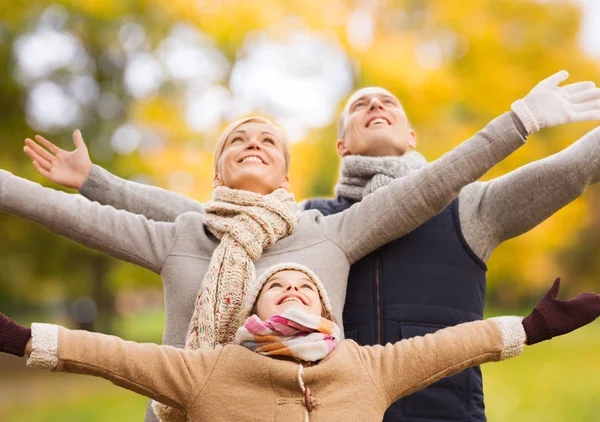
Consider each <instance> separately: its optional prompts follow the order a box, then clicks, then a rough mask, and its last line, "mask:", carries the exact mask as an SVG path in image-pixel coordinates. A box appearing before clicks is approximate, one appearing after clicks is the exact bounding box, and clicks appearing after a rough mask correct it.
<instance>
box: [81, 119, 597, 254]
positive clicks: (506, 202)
mask: <svg viewBox="0 0 600 422" xmlns="http://www.w3.org/2000/svg"><path fill="white" fill-rule="evenodd" d="M598 180H600V128H598V129H595V130H593V131H591V132H589V133H588V134H587V135H585V136H584V137H582V138H581V139H579V140H578V141H577V142H575V143H573V144H572V145H571V146H569V147H568V148H566V149H564V150H562V151H560V152H558V153H556V154H554V155H551V156H549V157H547V158H544V159H542V160H539V161H535V162H532V163H530V164H527V165H525V166H523V167H521V168H519V169H517V170H515V171H512V172H510V173H508V174H506V175H504V176H502V177H499V178H496V179H493V180H490V181H487V182H474V183H470V184H468V185H466V186H465V187H464V188H463V189H462V190H461V191H460V194H459V196H458V197H459V216H460V224H461V228H462V232H463V235H464V237H465V239H466V241H467V243H468V244H469V246H470V247H471V249H472V250H473V251H474V252H475V253H476V254H477V256H478V257H479V258H481V259H482V260H483V261H487V260H488V259H489V258H490V256H491V254H492V253H493V252H494V250H495V249H496V248H497V247H498V246H499V245H500V244H501V243H502V242H504V241H506V240H508V239H511V238H513V237H516V236H519V235H521V234H523V233H525V232H527V231H529V230H531V229H532V228H534V227H535V226H537V225H538V224H540V223H542V222H543V221H544V220H546V219H547V218H548V217H550V216H551V215H552V214H554V213H555V212H557V211H558V210H560V209H561V208H563V207H564V206H565V205H568V204H569V203H570V202H572V201H574V200H575V199H577V198H578V197H579V196H581V194H583V192H584V191H585V190H586V188H587V187H588V186H589V185H590V184H594V183H597V182H598ZM80 192H81V194H82V195H84V196H86V197H88V198H90V199H92V200H96V201H99V202H100V203H103V204H110V205H112V206H114V207H116V208H119V209H126V210H128V211H130V212H134V213H138V214H143V215H145V216H146V217H148V218H152V219H154V220H156V221H174V220H175V218H177V217H178V216H179V215H181V214H182V213H184V212H187V211H197V212H202V210H203V207H202V204H201V203H200V202H197V201H195V200H193V199H190V198H188V197H186V196H183V195H179V194H176V193H173V192H170V191H167V190H164V189H160V188H156V187H152V186H147V185H141V184H139V183H134V182H130V181H127V180H123V179H120V178H118V177H116V176H114V175H113V174H111V173H109V172H107V171H106V170H104V169H103V168H101V167H98V166H93V168H92V171H91V173H90V177H89V178H88V180H87V181H86V182H85V184H84V185H83V186H82V189H81V191H80Z"/></svg>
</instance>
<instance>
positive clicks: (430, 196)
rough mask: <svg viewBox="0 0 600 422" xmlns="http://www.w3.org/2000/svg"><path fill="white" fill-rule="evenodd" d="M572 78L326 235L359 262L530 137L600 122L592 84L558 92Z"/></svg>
mask: <svg viewBox="0 0 600 422" xmlns="http://www.w3.org/2000/svg"><path fill="white" fill-rule="evenodd" d="M567 75H568V74H567V73H566V72H564V71H562V72H559V73H557V74H555V75H553V76H551V77H549V78H547V79H545V80H543V81H542V82H540V83H539V84H537V85H536V86H535V87H534V88H533V89H532V90H531V92H530V93H529V94H527V96H525V98H524V99H523V100H519V101H517V102H515V103H514V104H513V107H512V108H513V111H512V112H511V113H507V114H505V115H503V116H500V117H499V118H497V119H495V120H493V121H492V122H491V123H490V124H488V125H487V126H486V127H485V128H484V129H483V130H482V131H481V132H479V133H477V134H476V135H475V136H473V137H472V138H471V139H469V140H467V141H465V142H464V143H463V144H461V145H460V146H458V147H457V148H455V149H453V150H452V151H450V152H449V153H447V154H445V155H444V156H442V157H441V158H439V159H438V160H436V161H434V162H432V163H430V164H428V165H427V166H425V167H423V168H422V169H420V170H419V171H417V172H415V173H413V174H411V175H409V176H407V177H403V178H400V179H396V180H394V181H393V182H392V183H390V184H389V185H388V186H386V187H383V188H381V189H378V190H377V191H376V192H374V193H373V194H371V195H369V196H367V197H366V198H365V199H364V200H363V201H362V202H360V203H358V204H355V205H353V206H352V207H350V208H349V209H348V210H347V211H345V212H342V213H339V214H336V215H333V216H327V217H326V220H325V221H327V223H326V224H324V232H325V235H326V236H327V237H328V238H329V239H331V240H332V241H333V242H334V243H336V244H338V245H339V246H340V248H341V249H342V250H343V251H344V252H345V253H346V256H347V257H348V260H349V261H350V263H353V262H355V261H356V260H358V259H360V258H362V257H363V256H365V255H367V254H368V253H370V252H372V251H373V250H375V249H377V248H378V247H380V246H382V245H384V244H386V243H388V242H390V241H392V240H394V239H396V238H398V237H401V236H403V235H405V234H407V233H409V232H410V231H412V230H414V229H415V228H417V227H418V226H420V225H421V224H422V223H424V222H425V221H427V220H429V219H430V218H431V217H432V216H434V215H435V214H437V213H438V212H440V211H442V210H443V209H444V208H445V207H446V206H447V205H448V204H449V203H450V202H451V201H452V200H454V199H455V198H456V197H457V196H458V194H459V192H460V190H461V189H462V188H463V187H464V186H466V185H468V184H470V183H473V182H475V181H476V180H477V179H478V178H479V177H481V176H483V174H485V173H486V172H487V171H488V170H489V169H490V168H491V167H493V166H494V165H496V164H497V163H498V162H500V161H501V160H503V159H504V158H505V157H507V156H508V155H509V154H510V153H512V152H513V151H514V150H516V149H517V148H518V147H519V146H521V145H522V144H523V143H524V141H525V136H526V135H527V134H529V133H532V132H534V131H536V130H539V129H540V128H543V127H549V126H556V125H559V124H563V123H567V122H574V121H581V120H594V119H596V120H600V103H599V102H598V100H597V98H600V90H599V89H597V88H596V87H595V86H594V84H591V86H590V85H589V84H590V83H587V82H583V83H576V84H571V85H566V86H564V87H558V83H560V82H562V81H563V80H564V79H566V76H567ZM520 130H523V133H521V131H520Z"/></svg>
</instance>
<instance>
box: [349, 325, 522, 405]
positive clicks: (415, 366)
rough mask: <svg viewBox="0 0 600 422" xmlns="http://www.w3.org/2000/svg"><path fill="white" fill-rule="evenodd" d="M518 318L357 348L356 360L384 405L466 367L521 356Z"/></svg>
mask: <svg viewBox="0 0 600 422" xmlns="http://www.w3.org/2000/svg"><path fill="white" fill-rule="evenodd" d="M521 321H522V318H520V317H499V318H491V319H488V320H485V321H475V322H468V323H464V324H460V325H457V326H454V327H449V328H445V329H442V330H440V331H437V332H435V333H433V334H427V335H425V336H423V337H413V338H410V339H407V340H402V341H399V342H397V343H395V344H391V343H388V344H387V345H385V346H381V345H376V346H372V347H368V346H365V347H359V354H360V355H361V356H360V357H361V360H362V362H363V364H364V365H365V368H366V370H367V372H368V373H369V375H370V376H371V380H372V381H373V384H374V385H375V388H377V389H378V390H379V391H380V393H381V394H382V396H383V397H384V399H385V400H386V401H387V404H388V406H389V405H390V404H392V403H393V402H395V401H396V400H398V399H399V398H401V397H404V396H407V395H409V394H412V393H414V392H416V391H418V390H420V389H422V388H425V387H427V386H428V385H430V384H433V383H434V382H436V381H438V380H440V379H441V378H444V377H447V376H450V375H454V374H456V373H458V372H460V371H462V370H464V369H466V368H468V367H470V366H475V365H480V364H482V363H485V362H492V361H500V360H504V359H508V358H511V357H514V356H517V355H519V354H521V353H522V351H523V345H524V344H525V330H524V328H523V324H522V322H521Z"/></svg>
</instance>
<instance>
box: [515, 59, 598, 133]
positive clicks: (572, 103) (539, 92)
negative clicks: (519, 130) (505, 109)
mask: <svg viewBox="0 0 600 422" xmlns="http://www.w3.org/2000/svg"><path fill="white" fill-rule="evenodd" d="M568 77H569V73H568V72H567V71H566V70H561V71H560V72H558V73H555V74H554V75H552V76H550V77H549V78H547V79H544V80H543V81H541V82H540V83H538V84H537V85H536V86H535V87H533V89H532V90H531V91H530V92H529V94H527V95H526V96H525V98H523V99H521V100H518V101H515V102H514V103H513V104H512V107H511V109H512V111H513V112H514V113H515V114H516V115H517V116H518V117H519V119H520V120H521V122H522V123H523V126H525V129H526V130H527V133H529V134H531V133H534V132H537V131H538V130H540V129H542V128H544V127H552V126H559V125H563V124H565V123H572V122H583V121H587V120H600V89H598V88H596V85H594V83H593V82H590V81H586V82H577V83H574V84H571V85H565V86H561V87H559V86H558V84H559V83H561V82H563V81H564V80H565V79H567V78H568Z"/></svg>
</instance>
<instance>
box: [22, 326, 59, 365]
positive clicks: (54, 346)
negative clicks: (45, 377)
mask: <svg viewBox="0 0 600 422" xmlns="http://www.w3.org/2000/svg"><path fill="white" fill-rule="evenodd" d="M27 366H29V367H30V368H43V369H50V370H52V369H55V368H56V367H57V366H58V325H52V324H38V323H33V324H31V355H29V359H27Z"/></svg>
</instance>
